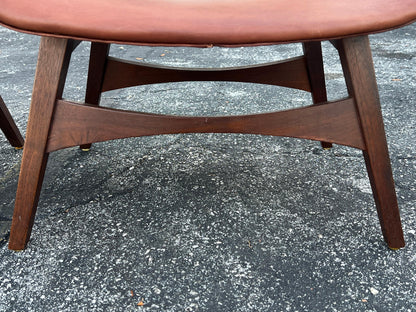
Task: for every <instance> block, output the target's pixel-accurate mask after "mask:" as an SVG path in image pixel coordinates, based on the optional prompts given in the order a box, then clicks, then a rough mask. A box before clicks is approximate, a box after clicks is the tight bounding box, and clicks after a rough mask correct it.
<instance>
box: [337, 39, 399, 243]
mask: <svg viewBox="0 0 416 312" xmlns="http://www.w3.org/2000/svg"><path fill="white" fill-rule="evenodd" d="M336 44H337V48H338V51H339V54H340V57H341V63H342V66H343V70H344V76H345V79H346V83H347V88H348V92H349V94H350V95H351V96H352V97H353V98H354V99H355V102H356V107H357V111H358V114H359V118H360V122H361V127H362V134H363V137H364V141H365V145H366V148H365V149H364V151H363V153H364V158H365V162H366V165H367V171H368V175H369V178H370V181H371V186H372V189H373V195H374V199H375V202H376V206H377V212H378V217H379V220H380V224H381V229H382V232H383V235H384V239H385V241H386V242H387V244H388V246H389V247H390V248H393V249H395V248H401V247H404V244H405V243H404V238H403V231H402V227H401V222H400V214H399V208H398V205H397V198H396V191H395V188H394V181H393V175H392V170H391V166H390V158H389V153H388V148H387V140H386V136H385V132H384V125H383V119H382V115H381V109H380V101H379V95H378V89H377V83H376V78H375V73H374V67H373V60H372V56H371V50H370V45H369V40H368V37H367V36H362V37H355V38H347V39H342V40H338V41H337V43H336Z"/></svg>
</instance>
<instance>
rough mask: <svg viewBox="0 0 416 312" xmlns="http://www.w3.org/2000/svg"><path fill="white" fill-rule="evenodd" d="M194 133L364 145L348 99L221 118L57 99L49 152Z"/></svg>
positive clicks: (356, 119)
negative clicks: (162, 112) (140, 137)
mask: <svg viewBox="0 0 416 312" xmlns="http://www.w3.org/2000/svg"><path fill="white" fill-rule="evenodd" d="M195 132H200V133H252V134H263V135H275V136H289V137H296V138H305V139H312V140H318V141H322V140H325V141H328V142H336V143H338V144H343V145H348V146H352V147H356V148H361V149H363V148H364V142H363V140H362V137H361V132H360V125H359V123H358V118H357V113H356V111H355V105H354V101H353V100H352V99H345V100H341V101H337V102H333V103H326V104H324V105H319V106H309V107H303V108H297V109H292V110H287V111H280V112H273V113H264V114H255V115H241V116H224V117H186V116H168V115H156V114H148V113H138V112H132V111H123V110H116V109H110V108H103V107H97V106H93V105H82V104H76V103H71V102H67V101H58V102H57V104H56V111H55V114H54V119H53V122H52V126H51V132H50V137H49V142H48V146H47V151H48V152H51V151H54V150H58V149H61V148H65V147H70V146H76V145H80V144H83V143H85V142H99V141H107V140H113V139H120V138H127V137H138V136H148V135H156V134H172V133H195Z"/></svg>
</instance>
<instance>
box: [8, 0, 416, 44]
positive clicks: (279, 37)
mask: <svg viewBox="0 0 416 312" xmlns="http://www.w3.org/2000/svg"><path fill="white" fill-rule="evenodd" d="M415 20H416V0H388V1H386V0H346V1H344V0H194V1H193V0H0V23H1V24H3V25H5V26H8V27H10V28H14V29H16V30H20V31H24V32H29V33H36V34H40V35H52V36H62V37H71V38H78V39H85V40H92V41H107V42H125V43H130V44H166V45H196V46H198V45H212V44H213V45H250V44H267V43H282V42H294V41H307V40H323V39H335V38H340V37H345V36H352V35H359V34H369V33H373V32H380V31H384V30H388V29H391V28H395V27H400V26H403V25H405V24H408V23H411V22H413V21H415Z"/></svg>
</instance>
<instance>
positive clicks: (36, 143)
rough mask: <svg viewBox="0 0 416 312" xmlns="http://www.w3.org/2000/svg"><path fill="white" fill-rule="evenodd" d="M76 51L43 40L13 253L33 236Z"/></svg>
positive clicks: (15, 218) (13, 228) (62, 42)
mask: <svg viewBox="0 0 416 312" xmlns="http://www.w3.org/2000/svg"><path fill="white" fill-rule="evenodd" d="M72 50H73V45H72V42H71V41H69V42H68V40H67V39H55V38H45V37H44V38H42V39H41V43H40V48H39V58H38V64H37V69H36V75H35V83H34V88H33V95H32V103H31V107H30V112H29V121H28V126H27V137H26V143H25V148H24V151H23V158H22V164H21V169H20V177H19V183H18V187H17V194H16V202H15V208H14V213H13V220H12V226H11V232H10V240H9V248H10V249H13V250H21V249H24V248H25V246H26V243H27V241H28V240H29V237H30V233H31V230H32V226H33V221H34V218H35V213H36V208H37V203H38V199H39V193H40V189H41V185H42V181H43V176H44V173H45V168H46V163H47V159H48V153H47V152H46V143H47V141H48V135H49V128H50V123H51V120H52V114H53V109H54V104H55V100H56V98H61V97H62V92H63V87H64V84H65V78H66V73H67V69H68V65H69V60H70V55H71V51H72Z"/></svg>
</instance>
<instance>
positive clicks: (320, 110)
mask: <svg viewBox="0 0 416 312" xmlns="http://www.w3.org/2000/svg"><path fill="white" fill-rule="evenodd" d="M415 20H416V0H400V1H383V0H367V1H362V0H349V1H343V0H339V1H333V0H316V1H303V0H244V1H241V0H211V1H204V0H197V1H191V0H189V1H183V0H170V1H166V0H142V1H132V0H89V1H84V0H71V1H56V0H38V1H32V0H19V1H16V0H2V1H1V11H0V22H1V23H2V24H3V25H4V26H6V27H9V28H12V29H15V30H18V31H22V32H27V33H32V34H36V35H41V36H42V39H41V43H40V49H39V59H38V65H37V71H36V77H35V83H34V90H33V96H32V104H31V109H30V115H29V122H28V127H27V138H26V145H25V150H24V152H23V160H22V166H21V172H20V179H19V184H18V190H17V195H16V203H15V210H14V216H13V222H12V229H11V234H10V242H9V248H10V249H15V250H19V249H23V248H25V246H26V243H27V242H28V240H29V237H30V233H31V229H32V225H33V221H34V217H35V212H36V207H37V202H38V198H39V192H40V189H41V184H42V179H43V176H44V172H45V167H46V163H47V159H48V155H49V153H50V152H52V151H56V150H59V149H62V148H66V147H70V146H77V145H84V147H88V144H90V143H93V142H99V141H105V140H112V139H118V138H126V137H138V136H146V135H155V134H167V133H189V132H218V133H219V132H221V133H224V132H230V133H254V134H264V135H276V136H290V137H297V138H305V139H312V140H318V141H322V142H328V143H324V145H326V144H329V143H337V144H343V145H347V146H351V147H355V148H358V149H361V150H362V151H363V154H364V158H365V162H366V164H367V169H368V174H369V177H370V181H371V185H372V189H373V194H374V198H375V202H376V206H377V212H378V216H379V219H380V224H381V229H382V232H383V235H384V239H385V241H386V242H387V244H388V246H389V247H390V248H400V247H403V246H404V239H403V233H402V228H401V222H400V216H399V209H398V206H397V199H396V193H395V189H394V182H393V178H392V172H391V167H390V159H389V154H388V150H387V143H386V137H385V133H384V126H383V121H382V115H381V110H380V104H379V97H378V91H377V85H376V80H375V74H374V69H373V63H372V57H371V51H370V46H369V41H368V37H367V35H368V34H370V33H375V32H381V31H386V30H389V29H393V28H396V27H401V26H403V25H406V24H409V23H412V22H414V21H415ZM80 40H87V41H91V42H92V46H91V58H90V66H89V75H88V85H87V94H86V100H85V102H86V104H77V103H73V102H70V101H67V100H63V99H62V92H63V88H64V85H65V77H66V73H67V70H68V66H69V60H70V56H71V53H72V51H73V50H74V49H75V48H76V46H77V44H78V43H79V41H80ZM323 40H330V41H331V42H332V44H333V45H334V46H335V47H336V48H337V50H338V52H339V56H340V59H341V63H342V67H343V71H344V76H345V80H346V84H347V88H348V93H349V96H348V97H347V98H344V99H340V100H337V101H332V102H328V101H327V98H326V90H325V80H324V72H323V66H322V56H321V44H320V42H321V41H323ZM289 42H302V43H303V47H304V54H303V55H301V56H299V57H296V58H293V59H289V60H287V61H285V62H276V63H272V64H265V65H263V66H261V65H256V66H252V67H242V68H231V69H216V70H215V69H213V70H202V69H198V70H189V69H188V70H185V69H184V70H182V69H177V68H168V67H161V66H155V67H151V66H148V65H140V64H135V63H132V62H126V61H123V60H119V59H115V58H112V57H109V56H108V51H109V46H110V44H111V43H123V44H131V45H167V46H195V47H210V46H213V45H216V46H239V47H240V46H251V45H265V44H283V43H289ZM194 80H204V81H213V80H222V81H243V82H252V83H265V84H271V85H277V86H285V87H291V88H297V89H301V90H305V91H310V92H311V93H312V97H313V102H314V105H311V106H309V107H303V108H298V109H292V110H288V111H281V112H273V113H265V114H255V115H245V116H226V117H179V116H165V115H163V116H162V115H156V114H147V113H139V112H131V111H123V110H115V109H109V108H104V107H99V106H98V104H99V100H100V94H101V93H102V92H105V91H109V90H114V89H118V88H125V87H129V86H137V85H143V84H150V83H159V82H176V81H194ZM318 104H319V105H318Z"/></svg>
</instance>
